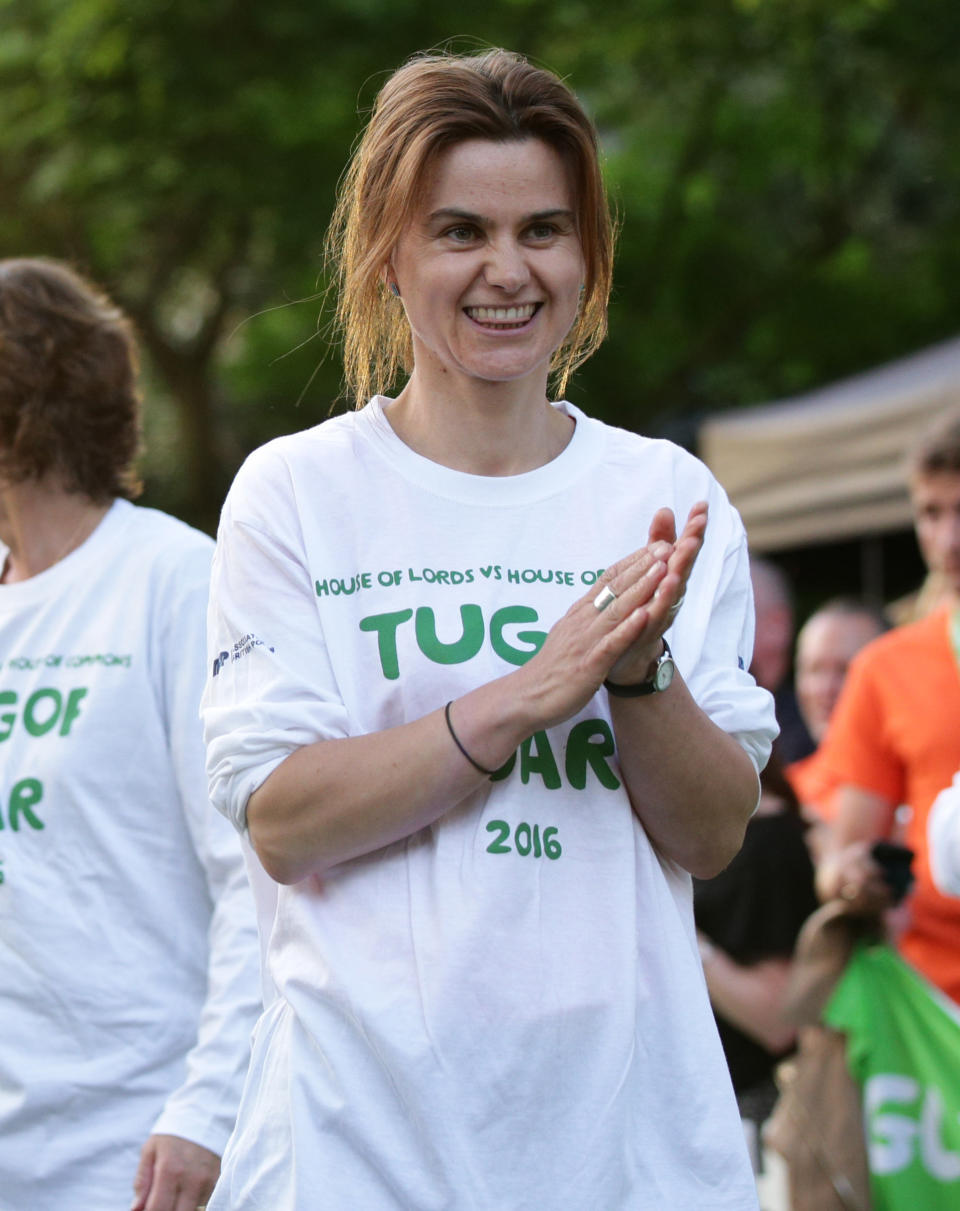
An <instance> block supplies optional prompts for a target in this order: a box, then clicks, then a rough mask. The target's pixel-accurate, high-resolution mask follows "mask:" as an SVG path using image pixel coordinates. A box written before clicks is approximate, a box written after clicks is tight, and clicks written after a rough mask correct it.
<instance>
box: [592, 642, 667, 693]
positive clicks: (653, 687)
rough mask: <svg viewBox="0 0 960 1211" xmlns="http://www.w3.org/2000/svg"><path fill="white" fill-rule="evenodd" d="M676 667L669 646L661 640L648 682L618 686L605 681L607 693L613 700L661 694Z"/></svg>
mask: <svg viewBox="0 0 960 1211" xmlns="http://www.w3.org/2000/svg"><path fill="white" fill-rule="evenodd" d="M675 671H676V665H674V663H673V653H672V652H671V651H670V645H669V644H668V643H667V641H666V640H665V639H664V640H663V651H662V652H661V653H660V655H659V656H658V657H657V663H656V664H655V665H654V666H653V676H652V677H651V678H650V679H649V680H648V681H638V682H637V683H636V684H635V685H618V684H617V683H616V682H615V681H605V682H604V683H603V684H604V685H605V686H606V689H607V693H608V694H613V696H614V697H615V698H642V697H643V696H644V695H645V694H662V693H663V691H664V690H665V689H667V688H668V686H669V685H670V682H671V681H673V674H674V672H675Z"/></svg>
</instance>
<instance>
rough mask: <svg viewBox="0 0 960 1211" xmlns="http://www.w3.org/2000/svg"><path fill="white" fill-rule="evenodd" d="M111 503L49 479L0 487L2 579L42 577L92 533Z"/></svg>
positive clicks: (0, 577) (1, 580) (2, 581)
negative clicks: (67, 489) (2, 547)
mask: <svg viewBox="0 0 960 1211" xmlns="http://www.w3.org/2000/svg"><path fill="white" fill-rule="evenodd" d="M109 508H110V502H109V501H107V502H98V501H94V500H91V499H90V497H88V496H85V495H83V494H82V493H77V492H68V491H66V490H65V489H64V488H62V487H60V486H59V485H58V484H56V483H51V482H50V481H49V480H27V481H25V482H23V483H17V484H2V485H0V540H2V541H3V543H4V544H5V546H6V547H7V548H8V551H7V558H6V561H5V562H4V565H3V568H2V569H0V583H2V584H16V583H17V582H18V581H23V580H29V579H30V578H31V577H33V576H39V574H40V573H41V572H45V571H46V570H47V569H48V568H52V567H53V565H54V564H56V563H59V562H60V560H61V559H65V558H66V557H67V556H68V555H69V554H70V553H71V551H75V550H76V549H77V547H79V546H80V545H81V544H82V543H84V542H86V540H87V539H88V538H89V537H90V535H91V534H92V533H93V531H94V530H95V529H96V528H97V526H98V525H99V524H100V522H101V520H102V519H103V517H104V515H105V514H106V512H107V510H108V509H109Z"/></svg>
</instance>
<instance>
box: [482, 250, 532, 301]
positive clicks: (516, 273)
mask: <svg viewBox="0 0 960 1211" xmlns="http://www.w3.org/2000/svg"><path fill="white" fill-rule="evenodd" d="M484 278H485V280H486V282H487V284H488V285H490V286H497V287H499V289H501V290H504V291H506V292H507V293H508V294H515V293H516V292H517V291H518V290H519V289H520V288H521V287H523V286H525V285H526V283H527V282H528V281H529V280H530V269H529V266H528V265H527V261H526V257H525V255H524V250H523V249H522V248H521V247H520V246H519V245H518V244H516V243H515V242H514V241H512V240H510V241H502V242H499V243H496V244H492V245H491V246H490V255H489V257H488V258H487V263H486V266H485V268H484Z"/></svg>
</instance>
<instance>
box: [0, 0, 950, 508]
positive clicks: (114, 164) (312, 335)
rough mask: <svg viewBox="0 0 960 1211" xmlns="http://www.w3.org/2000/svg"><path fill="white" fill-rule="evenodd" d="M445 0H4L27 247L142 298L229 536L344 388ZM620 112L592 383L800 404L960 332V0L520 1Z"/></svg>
mask: <svg viewBox="0 0 960 1211" xmlns="http://www.w3.org/2000/svg"><path fill="white" fill-rule="evenodd" d="M463 29H464V18H463V17H461V16H460V15H459V14H457V13H456V12H452V11H451V10H450V8H449V7H447V6H444V7H441V6H440V5H438V4H436V3H435V2H433V0H427V2H426V3H424V2H422V0H417V3H413V2H412V0H389V3H388V2H387V0H327V2H326V3H325V4H323V5H316V6H314V5H305V4H303V3H301V2H294V0H271V3H270V4H268V5H250V4H245V3H241V2H240V0H204V3H203V4H196V3H189V2H187V0H164V2H163V3H158V2H157V0H124V2H123V3H120V2H119V0H0V255H3V256H9V255H35V254H47V255H53V256H62V257H68V258H70V259H71V260H72V261H74V262H75V263H77V264H78V265H79V266H80V267H81V268H83V269H85V270H86V271H87V272H89V273H90V274H91V275H92V276H94V277H95V278H97V279H98V280H100V281H101V282H103V284H104V285H105V286H106V287H107V288H108V289H109V290H110V291H111V292H112V293H113V294H114V295H115V296H116V297H117V298H118V300H119V301H121V302H122V304H123V305H124V306H125V307H126V308H127V309H128V310H129V311H130V313H131V314H132V315H133V317H134V318H135V320H136V322H137V325H138V328H139V331H140V334H141V337H142V342H143V346H144V350H145V353H146V355H147V360H148V365H149V372H150V379H149V384H150V386H149V392H148V402H149V409H148V438H149V450H150V453H149V455H148V462H147V466H146V470H147V474H148V483H149V485H150V493H151V499H153V500H155V502H156V503H159V504H162V505H164V506H165V507H167V508H171V509H173V510H174V511H176V512H179V513H181V514H183V515H185V516H187V517H189V518H190V519H191V520H193V521H195V522H197V523H198V524H201V525H205V526H207V527H211V526H212V525H213V524H214V522H215V519H216V512H217V509H218V507H219V503H220V500H221V499H222V494H223V491H224V488H225V486H226V484H227V482H228V480H229V478H230V476H231V475H232V473H233V471H234V470H235V468H236V466H237V464H238V462H239V461H240V459H241V458H242V457H243V455H244V454H245V453H246V451H247V450H249V449H250V448H251V447H252V446H254V445H256V444H258V443H259V442H261V441H263V440H266V439H267V438H269V437H270V436H273V435H275V434H277V433H280V432H285V431H289V430H291V429H296V428H302V427H304V426H306V425H309V424H312V423H315V422H316V421H318V420H321V419H323V417H324V416H325V415H326V414H327V412H328V410H329V408H330V405H331V402H332V401H333V400H334V399H336V397H337V395H338V394H339V387H340V379H339V367H338V358H337V354H336V349H335V348H333V349H331V348H330V344H329V341H328V339H327V333H326V330H325V321H324V320H323V318H322V317H321V318H320V319H319V320H318V315H319V314H320V301H319V297H318V296H319V295H320V294H321V293H322V291H323V287H324V282H323V280H322V278H321V260H320V251H321V244H322V236H323V231H324V229H325V226H326V221H327V217H328V215H329V213H330V209H331V207H332V202H333V196H334V191H335V188H336V182H337V180H338V177H339V175H340V172H341V171H342V168H343V165H344V163H345V161H346V158H347V155H348V153H349V149H350V146H351V144H352V142H353V140H354V138H355V137H356V134H357V132H358V129H359V127H360V124H361V121H362V113H363V110H364V109H365V108H366V107H367V106H369V104H370V102H371V101H372V99H373V96H374V95H375V93H376V90H377V87H378V84H379V82H380V81H381V80H382V79H383V77H384V74H385V73H386V72H388V71H389V70H391V69H392V68H393V67H395V66H396V65H397V64H398V63H399V62H401V61H402V60H403V59H404V58H406V57H407V55H409V54H410V53H412V52H414V51H415V50H418V49H423V48H425V47H430V46H434V45H437V44H438V43H441V42H445V41H446V40H448V39H449V38H450V36H451V35H455V34H458V33H460V32H462V31H463ZM468 30H469V37H468V38H466V39H461V40H460V41H459V42H458V44H457V45H458V46H459V47H460V48H465V47H469V46H470V45H473V44H477V45H480V44H485V43H495V44H499V45H506V46H510V47H511V48H514V49H517V50H520V51H523V52H524V53H527V54H529V55H531V56H532V57H534V58H535V59H536V60H537V61H539V62H542V63H545V64H546V65H548V66H551V67H553V68H554V69H555V70H557V71H559V72H560V73H561V74H563V75H565V76H567V77H568V78H569V79H570V81H571V83H572V84H573V85H574V87H576V89H577V91H578V92H579V94H580V95H581V97H582V98H583V99H584V101H585V102H586V103H587V104H588V106H589V107H590V108H591V110H592V112H593V113H594V115H595V116H596V119H597V121H598V124H599V126H600V128H601V132H602V135H603V140H604V146H605V149H606V155H607V161H608V175H609V179H610V181H611V184H612V187H613V192H614V195H615V197H616V199H617V202H618V205H619V208H620V211H621V217H622V222H623V229H622V237H621V249H620V257H619V262H618V266H619V268H618V273H617V281H616V293H615V300H614V306H613V309H612V315H611V337H610V340H609V341H608V342H607V345H606V346H605V347H604V349H603V350H602V351H601V353H600V354H598V355H597V357H596V358H595V359H594V360H593V361H592V362H591V363H590V364H588V366H586V367H585V368H584V369H583V370H582V371H581V372H580V374H579V375H578V377H577V379H576V380H575V383H574V386H573V389H572V398H574V399H575V400H577V401H578V402H583V403H585V404H586V406H587V407H588V409H589V410H590V411H592V412H594V413H596V414H598V415H602V416H604V417H606V418H608V419H611V420H614V421H616V422H618V423H621V424H624V425H627V426H628V427H633V428H645V429H650V428H664V427H665V426H667V425H669V424H671V423H673V424H674V425H675V424H676V423H677V419H678V418H683V417H694V416H696V415H698V414H699V413H701V412H704V411H707V410H712V409H716V408H720V407H726V406H730V405H734V404H742V403H745V402H752V401H756V400H762V399H767V398H771V397H777V396H781V395H784V394H787V393H790V392H792V391H796V390H800V389H803V388H806V387H810V386H813V385H816V384H818V383H820V382H823V381H826V380H828V379H830V378H832V377H835V376H838V375H840V374H843V373H848V372H852V371H855V370H858V369H861V368H864V367H866V366H868V365H871V364H874V363H876V362H878V361H883V360H886V359H888V358H890V357H894V356H897V355H898V354H900V353H903V352H906V351H908V350H911V349H913V348H916V347H918V346H920V345H922V344H924V343H927V342H930V341H933V340H936V339H939V338H941V337H943V336H946V335H949V334H951V333H953V332H954V331H956V330H957V328H958V327H960V273H958V269H960V225H958V206H960V189H958V185H960V181H958V176H960V146H958V141H960V133H958V127H957V123H956V114H957V113H958V112H960V111H958V100H960V97H958V92H960V79H958V73H957V71H956V62H957V50H958V43H960V37H958V35H960V8H958V7H957V6H956V5H953V4H951V3H949V2H948V0H909V3H908V2H907V0H832V2H829V3H828V2H827V0H630V3H626V2H625V0H608V3H607V4H606V5H605V6H604V7H603V9H602V10H598V9H596V7H595V6H592V5H591V6H590V7H588V6H587V5H586V3H584V2H583V0H552V2H551V3H546V2H544V0H491V3H490V4H489V5H487V6H485V9H484V14H483V15H481V16H471V17H470V18H469V26H468Z"/></svg>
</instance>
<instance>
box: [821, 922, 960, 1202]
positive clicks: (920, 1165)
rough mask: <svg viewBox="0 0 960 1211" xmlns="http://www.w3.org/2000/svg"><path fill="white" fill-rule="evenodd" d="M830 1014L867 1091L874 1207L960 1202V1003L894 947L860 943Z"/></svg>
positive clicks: (828, 1017) (829, 1022)
mask: <svg viewBox="0 0 960 1211" xmlns="http://www.w3.org/2000/svg"><path fill="white" fill-rule="evenodd" d="M824 1021H825V1022H826V1023H827V1025H829V1026H832V1027H833V1028H834V1029H835V1030H840V1031H843V1032H844V1034H846V1036H847V1060H848V1063H849V1065H850V1070H851V1072H852V1073H853V1076H854V1078H855V1079H856V1080H857V1081H858V1082H859V1084H860V1087H861V1089H862V1090H863V1108H864V1123H865V1127H866V1134H867V1150H868V1157H869V1165H870V1189H871V1195H872V1199H873V1211H957V1208H960V1011H957V1010H956V1009H955V1007H952V1005H951V1003H950V1002H947V1001H946V999H945V998H944V997H943V996H942V994H940V993H939V992H938V991H937V990H936V989H935V988H933V986H932V985H930V984H928V983H927V982H926V981H925V980H924V979H922V977H920V976H919V975H918V974H917V973H916V972H915V971H914V970H913V969H912V968H911V967H909V966H907V964H906V963H904V962H903V960H902V959H900V958H899V957H898V956H897V955H896V954H895V953H894V951H893V950H891V949H890V947H888V946H862V947H860V948H859V949H858V950H857V951H855V952H854V955H853V957H852V958H851V960H850V962H849V964H848V965H847V968H846V970H845V971H844V974H843V976H842V978H841V980H840V982H839V984H838V985H837V987H836V989H835V990H834V993H833V996H832V997H831V999H830V1002H829V1004H828V1005H827V1008H826V1010H825V1012H824Z"/></svg>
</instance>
